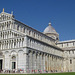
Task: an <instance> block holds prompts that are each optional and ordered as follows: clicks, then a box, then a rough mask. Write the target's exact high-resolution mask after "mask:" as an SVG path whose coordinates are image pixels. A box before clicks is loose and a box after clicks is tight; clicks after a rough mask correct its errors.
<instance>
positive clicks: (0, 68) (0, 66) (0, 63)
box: [0, 60, 2, 70]
mask: <svg viewBox="0 0 75 75" xmlns="http://www.w3.org/2000/svg"><path fill="white" fill-rule="evenodd" d="M0 70H2V60H0Z"/></svg>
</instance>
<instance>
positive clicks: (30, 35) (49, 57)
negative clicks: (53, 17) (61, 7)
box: [0, 9, 75, 73]
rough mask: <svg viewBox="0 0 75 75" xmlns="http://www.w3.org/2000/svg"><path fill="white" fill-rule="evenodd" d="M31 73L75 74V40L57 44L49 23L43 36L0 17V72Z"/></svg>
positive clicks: (5, 15)
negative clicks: (68, 72)
mask: <svg viewBox="0 0 75 75" xmlns="http://www.w3.org/2000/svg"><path fill="white" fill-rule="evenodd" d="M13 69H15V70H17V71H18V70H23V71H24V73H32V72H37V73H38V72H45V71H48V72H61V71H62V72H67V71H75V40H71V41H63V42H60V41H59V34H58V33H57V32H56V31H55V29H54V28H53V27H52V26H51V23H49V26H48V27H47V28H46V29H45V30H44V32H43V33H41V32H39V31H37V30H35V29H33V28H31V27H29V26H27V25H25V24H23V23H21V22H20V21H18V20H16V19H15V18H14V16H13V14H9V13H6V12H4V9H3V11H2V12H1V13H0V70H13Z"/></svg>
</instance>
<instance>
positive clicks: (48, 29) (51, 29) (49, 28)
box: [44, 23, 58, 34]
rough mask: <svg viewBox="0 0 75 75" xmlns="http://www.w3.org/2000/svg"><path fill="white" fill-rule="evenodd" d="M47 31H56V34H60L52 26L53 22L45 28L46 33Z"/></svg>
mask: <svg viewBox="0 0 75 75" xmlns="http://www.w3.org/2000/svg"><path fill="white" fill-rule="evenodd" d="M46 33H55V34H58V33H57V32H56V30H55V29H54V28H53V27H52V26H51V23H49V26H47V27H46V28H45V30H44V34H46Z"/></svg>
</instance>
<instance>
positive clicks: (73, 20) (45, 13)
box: [0, 0, 75, 41]
mask: <svg viewBox="0 0 75 75" xmlns="http://www.w3.org/2000/svg"><path fill="white" fill-rule="evenodd" d="M3 8H4V9H5V12H8V13H11V11H13V12H14V16H15V18H16V19H17V20H19V21H21V22H23V23H25V24H27V25H29V26H30V27H33V28H35V29H36V30H38V31H40V32H43V30H44V29H45V28H46V27H47V26H48V23H49V22H51V23H52V26H53V27H54V28H55V29H56V31H57V32H58V33H59V38H60V40H61V41H64V40H72V39H75V0H0V12H2V9H3Z"/></svg>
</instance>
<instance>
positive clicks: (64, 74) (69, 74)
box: [0, 72, 75, 75]
mask: <svg viewBox="0 0 75 75" xmlns="http://www.w3.org/2000/svg"><path fill="white" fill-rule="evenodd" d="M0 75H8V74H0ZM11 75H75V72H70V73H48V74H11Z"/></svg>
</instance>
